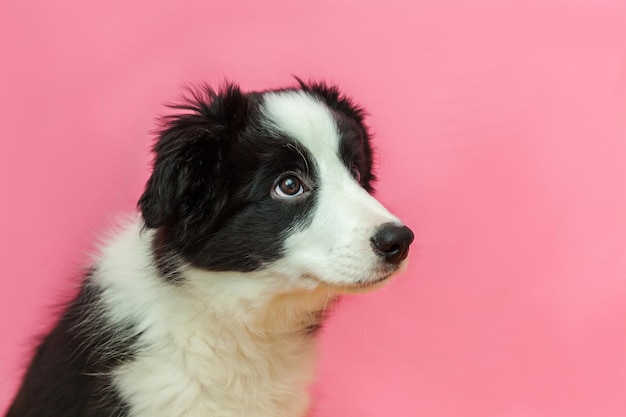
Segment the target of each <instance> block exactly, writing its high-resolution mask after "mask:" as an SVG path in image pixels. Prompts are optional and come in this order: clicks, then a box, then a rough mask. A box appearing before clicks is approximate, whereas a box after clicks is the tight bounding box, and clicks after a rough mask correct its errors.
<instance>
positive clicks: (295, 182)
mask: <svg viewBox="0 0 626 417" xmlns="http://www.w3.org/2000/svg"><path fill="white" fill-rule="evenodd" d="M274 192H275V193H276V195H277V196H278V197H281V198H293V197H297V196H299V195H300V194H303V193H304V185H302V181H300V178H298V177H296V176H295V175H286V176H284V177H282V178H281V179H280V180H278V183H277V184H276V187H275V188H274Z"/></svg>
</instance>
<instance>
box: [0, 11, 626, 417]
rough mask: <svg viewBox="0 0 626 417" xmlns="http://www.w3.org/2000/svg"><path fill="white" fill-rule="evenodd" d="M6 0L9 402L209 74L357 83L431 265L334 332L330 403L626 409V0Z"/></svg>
mask: <svg viewBox="0 0 626 417" xmlns="http://www.w3.org/2000/svg"><path fill="white" fill-rule="evenodd" d="M226 3H228V2H207V1H189V0H180V1H176V2H168V1H145V2H130V1H122V0H114V1H100V2H86V1H82V0H72V1H58V2H50V1H44V0H32V1H18V0H4V1H2V2H0V48H1V51H2V58H1V60H2V63H1V64H0V141H1V142H0V182H1V201H0V210H1V212H0V230H1V231H2V232H1V238H0V245H1V247H0V257H1V265H0V266H1V271H2V276H1V277H0V326H1V327H0V337H1V344H0V375H1V376H0V410H1V409H3V408H4V407H5V406H6V405H7V404H8V401H9V399H10V397H11V396H12V395H13V393H14V391H15V389H16V387H17V383H18V377H19V375H20V373H21V369H22V367H23V365H24V364H25V363H26V361H27V358H28V352H29V350H30V346H31V345H32V341H33V339H34V336H35V335H36V334H38V333H40V332H42V331H43V330H45V329H46V328H47V327H48V326H49V325H50V320H51V318H50V317H51V313H52V312H54V311H56V305H57V304H58V302H59V301H61V300H63V299H64V297H65V296H66V295H67V294H69V293H71V292H72V288H73V286H74V285H75V283H76V280H77V277H78V272H77V271H78V270H79V268H80V267H81V266H82V265H84V264H85V263H86V262H87V260H88V256H87V255H86V254H87V253H89V252H90V251H92V250H93V248H94V244H93V241H94V237H96V236H99V235H101V234H102V233H103V232H106V231H107V230H108V229H109V228H110V225H111V224H113V223H114V222H115V219H117V218H118V217H119V215H120V214H121V213H127V212H129V211H132V210H133V208H134V204H135V201H136V199H137V197H138V195H139V193H140V192H141V189H142V185H143V182H144V181H145V179H146V176H147V174H148V161H149V156H148V151H147V149H148V146H149V144H150V143H151V140H152V137H151V135H150V133H149V132H150V131H151V129H152V128H153V127H154V123H153V121H154V117H155V116H156V115H158V114H161V113H162V112H163V111H164V108H163V107H162V104H164V103H166V102H169V101H172V100H173V99H175V98H176V97H177V95H178V92H179V91H180V89H179V87H181V86H182V85H184V84H186V83H188V82H198V81H208V82H210V83H213V84H214V85H215V84H218V83H220V82H221V81H222V80H223V79H224V78H229V79H232V80H236V81H238V82H240V83H241V85H242V86H243V87H244V88H246V89H260V88H268V87H278V86H284V85H289V84H292V83H293V79H292V78H291V75H292V74H293V75H298V76H300V77H304V78H309V77H312V78H315V79H325V80H328V81H331V82H335V83H338V84H339V85H341V86H342V87H343V89H344V90H345V92H346V93H348V94H350V95H352V96H354V97H356V98H358V100H359V101H360V102H361V103H362V104H363V105H365V106H366V107H367V109H368V110H369V112H370V114H371V117H370V118H369V123H370V125H371V126H372V127H373V130H374V131H375V132H376V138H375V141H376V147H377V148H378V150H379V159H378V161H379V164H378V165H379V174H380V182H379V185H378V195H379V197H380V199H381V200H382V201H383V202H384V203H385V204H387V205H388V207H390V208H391V209H392V210H393V211H395V212H396V213H397V214H398V215H399V216H400V217H402V218H403V219H405V220H406V222H407V223H408V224H409V225H410V226H411V227H412V228H413V229H414V231H415V232H416V241H415V244H414V246H413V251H412V255H411V265H410V268H409V270H408V272H407V273H406V274H404V275H403V276H400V277H398V278H397V279H396V280H395V281H393V282H392V283H391V284H389V285H388V286H387V287H386V288H384V289H383V290H382V291H379V292H377V293H374V294H368V295H364V296H359V297H356V298H352V299H350V300H348V301H346V302H345V303H344V304H343V305H342V306H341V308H339V309H338V311H337V312H336V313H335V315H334V317H333V318H332V319H331V320H330V322H329V324H328V327H327V329H326V331H325V333H324V334H323V340H322V349H321V351H322V359H321V362H320V367H319V382H318V383H317V384H316V386H315V387H314V389H313V392H314V396H315V404H316V405H315V409H314V415H315V416H319V417H324V416H398V417H400V416H406V417H413V416H431V417H448V416H450V417H452V416H455V417H456V416H464V417H473V416H476V417H478V416H480V417H496V416H498V417H522V416H532V417H537V416H549V417H554V416H568V417H576V416H585V417H612V416H616V417H617V416H622V417H623V416H624V415H626V4H625V3H623V2H617V1H596V2H594V1H586V0H577V1H558V0H549V1H548V0H543V1H539V0H536V1H521V0H520V1H513V2H500V1H495V0H494V1H468V2H465V1H461V0H443V1H442V0H428V1H398V0H390V1H385V2H363V1H356V0H355V1H321V2H302V1H293V0H284V1H278V0H274V1H270V2H256V1H235V2H230V3H228V5H226Z"/></svg>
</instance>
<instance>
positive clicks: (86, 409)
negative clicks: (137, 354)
mask: <svg viewBox="0 0 626 417" xmlns="http://www.w3.org/2000/svg"><path fill="white" fill-rule="evenodd" d="M93 273H94V272H93V271H92V272H90V273H89V274H87V277H86V278H85V281H84V283H83V285H82V288H81V291H80V293H79V294H78V296H77V297H76V298H75V299H74V300H73V301H72V303H70V305H69V307H68V309H67V310H66V312H65V314H64V315H63V316H62V317H61V319H60V320H59V322H58V323H57V325H56V327H55V328H54V329H53V330H52V332H51V333H50V334H48V335H47V336H46V337H45V338H44V339H43V341H42V342H41V344H40V345H39V347H38V348H37V350H36V352H35V355H34V357H33V359H32V362H31V364H30V366H29V367H28V370H27V371H26V375H25V377H24V380H23V382H22V385H21V387H20V389H19V391H18V393H17V395H16V397H15V400H14V402H13V404H12V405H11V407H10V408H9V410H8V412H7V414H6V417H42V416H63V417H79V416H90V417H111V416H115V417H124V416H127V415H128V409H127V405H126V404H125V403H124V402H123V401H122V399H121V398H119V396H118V395H117V393H116V392H115V390H113V389H112V388H111V380H110V374H109V373H110V371H111V370H112V369H113V368H115V367H117V366H119V365H121V364H123V363H125V362H127V361H129V360H131V359H132V357H133V355H134V349H133V344H134V342H135V340H136V339H137V337H138V334H137V333H136V332H134V331H133V330H132V329H131V328H129V327H128V328H111V327H110V326H108V325H107V324H106V323H105V322H104V321H103V319H102V317H101V316H100V315H99V314H98V302H99V298H100V290H99V289H98V288H97V287H96V286H95V285H93V283H92V282H91V279H90V276H91V275H92V274H93Z"/></svg>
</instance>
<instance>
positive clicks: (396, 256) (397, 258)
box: [370, 223, 413, 265]
mask: <svg viewBox="0 0 626 417" xmlns="http://www.w3.org/2000/svg"><path fill="white" fill-rule="evenodd" d="M370 240H371V242H372V247H373V248H374V252H376V253H378V254H379V255H381V256H382V257H383V258H385V260H386V261H387V262H389V263H392V264H396V265H397V264H399V263H400V262H402V261H403V260H404V259H405V258H406V257H407V255H408V254H409V245H410V244H411V242H413V232H412V231H411V229H409V228H408V227H406V226H403V225H398V224H395V223H385V224H383V225H382V226H380V227H379V228H378V230H376V233H374V236H372V238H371V239H370Z"/></svg>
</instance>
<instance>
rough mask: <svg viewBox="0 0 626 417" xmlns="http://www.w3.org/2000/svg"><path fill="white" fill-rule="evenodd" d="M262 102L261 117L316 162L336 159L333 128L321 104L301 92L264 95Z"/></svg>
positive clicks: (336, 133)
mask: <svg viewBox="0 0 626 417" xmlns="http://www.w3.org/2000/svg"><path fill="white" fill-rule="evenodd" d="M264 98H265V100H264V102H263V113H265V115H266V116H267V117H268V118H269V119H270V120H271V122H272V124H273V127H274V128H276V129H277V130H279V131H281V132H282V133H285V134H287V135H289V136H290V137H291V138H293V139H295V140H297V141H298V142H300V143H301V144H302V145H304V146H305V147H306V148H307V149H308V150H309V152H311V154H312V155H313V157H314V158H315V159H316V160H318V161H320V160H329V159H333V158H332V156H334V157H335V158H336V157H337V156H336V155H337V153H338V151H339V133H338V131H337V124H336V123H335V118H334V117H333V115H332V113H331V111H330V109H329V108H328V107H327V106H326V105H325V104H324V103H322V102H321V101H320V100H318V99H317V98H315V97H312V96H310V95H309V94H307V93H305V92H303V91H283V92H276V93H266V94H265V97H264ZM331 155H332V156H331Z"/></svg>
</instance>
